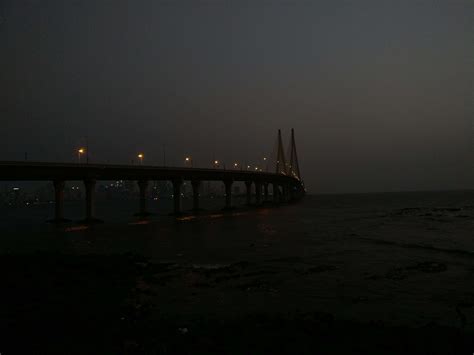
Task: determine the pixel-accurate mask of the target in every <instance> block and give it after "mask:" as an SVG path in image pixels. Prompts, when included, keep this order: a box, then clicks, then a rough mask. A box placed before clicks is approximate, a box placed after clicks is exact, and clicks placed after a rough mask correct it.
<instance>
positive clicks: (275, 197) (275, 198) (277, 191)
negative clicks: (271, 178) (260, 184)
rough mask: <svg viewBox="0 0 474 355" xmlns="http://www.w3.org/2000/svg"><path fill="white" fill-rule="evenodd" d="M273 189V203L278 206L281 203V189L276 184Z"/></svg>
mask: <svg viewBox="0 0 474 355" xmlns="http://www.w3.org/2000/svg"><path fill="white" fill-rule="evenodd" d="M272 188H273V202H274V203H276V204H279V203H280V187H279V186H278V184H277V183H276V182H274V183H273V184H272Z"/></svg>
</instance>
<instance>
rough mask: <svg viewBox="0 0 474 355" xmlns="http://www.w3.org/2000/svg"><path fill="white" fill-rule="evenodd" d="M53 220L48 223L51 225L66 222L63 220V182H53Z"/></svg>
mask: <svg viewBox="0 0 474 355" xmlns="http://www.w3.org/2000/svg"><path fill="white" fill-rule="evenodd" d="M53 185H54V218H53V219H52V220H51V221H50V222H52V223H61V222H67V221H68V220H67V219H65V218H64V186H65V185H66V184H65V182H64V180H54V181H53Z"/></svg>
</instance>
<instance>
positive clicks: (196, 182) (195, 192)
mask: <svg viewBox="0 0 474 355" xmlns="http://www.w3.org/2000/svg"><path fill="white" fill-rule="evenodd" d="M191 186H192V187H193V211H195V212H196V211H199V191H200V190H201V181H200V180H192V181H191Z"/></svg>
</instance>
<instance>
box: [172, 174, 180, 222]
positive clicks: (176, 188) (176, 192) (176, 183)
mask: <svg viewBox="0 0 474 355" xmlns="http://www.w3.org/2000/svg"><path fill="white" fill-rule="evenodd" d="M172 182H173V202H174V214H175V215H179V214H181V187H182V186H183V180H182V179H175V180H173V181H172Z"/></svg>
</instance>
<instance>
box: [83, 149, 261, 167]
mask: <svg viewBox="0 0 474 355" xmlns="http://www.w3.org/2000/svg"><path fill="white" fill-rule="evenodd" d="M85 153H86V149H85V148H79V149H78V150H77V156H78V159H79V163H81V159H82V156H83V155H84V154H85ZM137 158H138V160H139V161H140V164H143V159H145V154H143V153H138V154H137ZM263 161H267V158H266V157H263ZM184 163H185V165H190V166H191V167H193V159H192V158H191V157H189V156H188V157H185V158H184ZM213 163H214V167H215V168H219V167H220V162H219V160H214V162H213ZM224 167H225V165H224ZM239 167H241V168H242V165H241V164H239V163H237V162H236V163H234V169H238V168H239ZM251 169H252V166H251V165H247V170H251ZM254 169H255V171H263V170H262V168H259V167H258V166H255V167H254Z"/></svg>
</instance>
